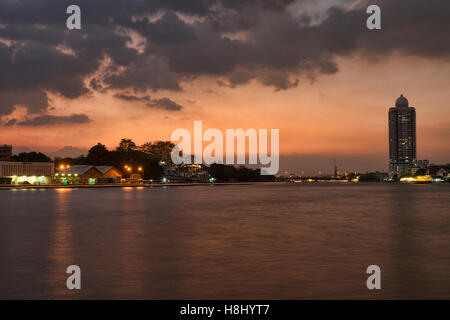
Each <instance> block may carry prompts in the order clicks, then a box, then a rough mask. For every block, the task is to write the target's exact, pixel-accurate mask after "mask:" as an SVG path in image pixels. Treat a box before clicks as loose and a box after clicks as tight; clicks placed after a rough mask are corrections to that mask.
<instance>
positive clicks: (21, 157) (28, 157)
mask: <svg viewBox="0 0 450 320" xmlns="http://www.w3.org/2000/svg"><path fill="white" fill-rule="evenodd" d="M11 160H12V161H17V162H50V161H51V159H50V158H49V157H47V156H46V155H45V154H43V153H41V152H34V151H33V152H21V153H19V154H18V155H13V156H12V157H11Z"/></svg>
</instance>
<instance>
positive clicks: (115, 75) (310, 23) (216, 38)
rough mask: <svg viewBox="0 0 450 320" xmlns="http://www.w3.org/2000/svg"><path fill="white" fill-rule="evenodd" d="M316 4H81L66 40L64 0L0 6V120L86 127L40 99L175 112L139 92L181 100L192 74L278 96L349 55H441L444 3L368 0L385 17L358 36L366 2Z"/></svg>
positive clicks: (448, 11)
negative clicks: (20, 115)
mask: <svg viewBox="0 0 450 320" xmlns="http://www.w3.org/2000/svg"><path fill="white" fill-rule="evenodd" d="M314 3H315V2H312V1H310V0H297V1H293V0H253V1H250V0H239V1H238V0H191V1H185V0H177V1H163V0H149V1H141V0H117V1H106V0H96V1H92V0H79V1H77V4H78V5H79V6H80V7H81V12H82V30H80V31H69V30H67V29H66V26H65V20H66V18H67V15H66V13H65V12H66V8H67V6H68V5H70V4H72V2H71V1H67V0H59V1H53V0H40V1H34V0H16V1H10V0H0V8H1V10H0V70H1V72H0V116H4V115H9V114H11V112H13V110H14V107H15V106H17V105H20V106H23V107H25V108H26V109H27V112H28V113H29V114H31V115H38V116H37V117H33V118H32V120H23V121H18V120H14V119H10V121H9V122H8V125H13V124H15V125H23V126H37V125H47V124H62V123H86V122H88V121H89V118H88V117H87V116H86V115H71V116H66V117H58V116H53V115H50V114H48V111H49V108H50V106H51V101H50V100H49V98H48V93H50V92H51V93H53V94H57V95H60V96H62V97H64V98H67V99H76V98H79V97H81V96H85V95H88V94H90V93H91V92H92V91H99V92H108V91H110V90H112V91H114V92H115V94H116V98H118V99H122V100H128V101H144V102H146V103H147V106H149V107H151V108H160V109H164V110H169V111H178V110H181V109H182V106H181V105H179V104H177V103H175V102H174V101H172V100H170V99H169V98H164V97H163V98H155V99H150V97H149V96H148V95H147V94H146V92H147V91H151V92H158V91H159V90H171V91H182V90H183V83H184V82H188V81H193V80H195V79H196V78H197V77H199V76H209V77H212V78H214V79H215V80H216V81H217V83H218V84H220V85H224V86H227V87H230V88H236V87H238V86H240V85H243V84H246V83H248V82H249V81H252V80H256V81H258V82H260V83H261V84H262V85H265V86H268V87H271V88H274V89H275V90H287V89H289V88H292V87H296V86H298V85H299V83H301V77H308V78H315V77H319V76H320V75H321V74H333V73H336V72H338V70H339V66H338V65H337V63H336V60H335V59H336V57H337V56H350V55H352V54H355V53H360V54H364V55H366V57H367V58H368V59H370V58H373V59H376V58H380V57H383V56H385V55H389V54H391V53H393V52H400V53H402V54H405V55H416V56H421V57H426V58H430V59H444V60H448V59H449V57H450V42H449V41H448V34H449V33H450V19H449V15H450V2H449V1H448V0H430V1H423V0H375V1H371V2H370V4H378V5H379V6H380V7H381V9H382V30H381V31H369V30H367V28H366V27H365V21H366V18H367V14H366V12H365V9H366V7H367V3H366V1H356V3H353V5H352V3H351V2H350V1H347V0H343V1H342V3H343V4H345V5H341V6H339V5H338V1H336V0H333V1H331V0H330V1H322V2H321V5H319V4H314ZM324 3H327V5H324ZM350 5H352V6H351V8H350ZM311 6H317V10H319V11H317V10H311ZM320 10H321V11H320ZM319 14H320V19H318V15H319ZM121 90H133V91H134V92H140V93H142V95H140V96H135V97H134V98H133V96H131V95H128V96H127V95H124V94H120V93H117V92H119V91H121ZM137 97H140V98H137ZM139 99H140V100H139Z"/></svg>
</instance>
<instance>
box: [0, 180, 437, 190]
mask: <svg viewBox="0 0 450 320" xmlns="http://www.w3.org/2000/svg"><path fill="white" fill-rule="evenodd" d="M291 184H292V185H294V184H295V185H298V184H314V185H315V184H338V185H354V184H399V185H423V184H424V183H401V182H392V181H390V182H375V181H373V182H371V181H368V182H365V181H364V182H361V181H360V182H347V183H336V182H327V181H314V182H309V181H305V182H302V183H298V182H297V183H293V182H287V181H274V182H214V183H211V182H204V183H202V182H192V183H153V184H93V185H90V184H78V185H26V186H20V185H0V190H55V189H105V188H164V187H195V186H236V185H291ZM426 184H435V183H426ZM444 184H445V183H444Z"/></svg>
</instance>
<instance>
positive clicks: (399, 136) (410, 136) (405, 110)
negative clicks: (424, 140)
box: [389, 95, 417, 178]
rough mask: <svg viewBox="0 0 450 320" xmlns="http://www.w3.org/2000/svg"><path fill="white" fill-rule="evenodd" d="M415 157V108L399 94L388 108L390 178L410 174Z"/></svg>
mask: <svg viewBox="0 0 450 320" xmlns="http://www.w3.org/2000/svg"><path fill="white" fill-rule="evenodd" d="M416 158H417V154H416V109H415V108H414V107H410V106H409V102H408V100H407V99H406V98H405V97H404V96H403V95H401V96H400V97H399V98H398V99H397V101H396V102H395V107H392V108H390V109H389V176H390V178H394V177H400V176H404V175H409V174H411V168H412V167H413V163H415V162H416V160H417V159H416Z"/></svg>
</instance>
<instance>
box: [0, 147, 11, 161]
mask: <svg viewBox="0 0 450 320" xmlns="http://www.w3.org/2000/svg"><path fill="white" fill-rule="evenodd" d="M11 156H12V146H11V145H7V144H3V145H0V161H11Z"/></svg>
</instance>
